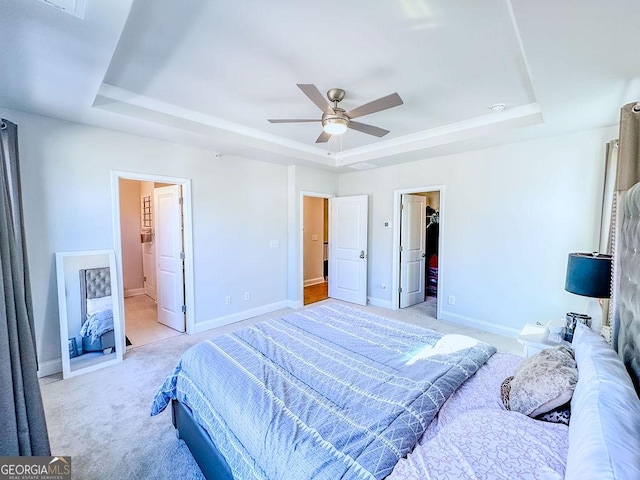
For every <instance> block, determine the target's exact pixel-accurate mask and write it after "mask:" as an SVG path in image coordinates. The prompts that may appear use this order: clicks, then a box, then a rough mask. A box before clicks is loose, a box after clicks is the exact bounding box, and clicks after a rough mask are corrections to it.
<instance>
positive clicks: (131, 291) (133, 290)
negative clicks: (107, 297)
mask: <svg viewBox="0 0 640 480" xmlns="http://www.w3.org/2000/svg"><path fill="white" fill-rule="evenodd" d="M144 294H145V293H144V288H130V289H129V290H125V291H124V296H125V297H135V296H137V295H144Z"/></svg>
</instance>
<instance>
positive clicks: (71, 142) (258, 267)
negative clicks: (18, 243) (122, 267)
mask: <svg viewBox="0 0 640 480" xmlns="http://www.w3.org/2000/svg"><path fill="white" fill-rule="evenodd" d="M0 115H2V116H3V117H4V118H8V119H10V120H11V121H13V122H15V123H16V124H18V128H19V148H20V162H21V169H22V192H23V199H24V209H25V228H26V237H27V248H28V255H29V264H30V270H31V272H30V273H31V285H32V293H33V304H34V316H35V330H36V340H37V345H38V356H39V361H40V363H41V368H44V369H45V370H48V369H53V371H55V367H54V366H53V365H54V364H55V363H56V362H57V361H58V362H59V360H58V359H59V358H60V342H59V326H58V306H57V298H56V277H55V262H54V255H53V254H54V252H56V251H73V250H92V249H112V248H113V246H114V240H113V228H112V211H111V209H112V207H111V202H112V198H111V195H112V193H111V171H112V170H119V171H127V172H139V173H148V174H158V175H166V176H172V177H181V178H190V179H191V180H192V204H193V249H194V263H195V266H194V276H195V306H194V310H195V322H196V328H197V329H205V328H207V327H210V326H213V323H215V322H226V321H232V320H239V319H241V318H244V317H246V316H247V315H254V314H256V313H257V312H263V311H267V310H268V309H274V308H281V307H282V306H285V305H286V303H287V302H286V299H287V167H284V166H281V165H274V164H269V163H265V162H259V161H252V160H247V159H242V158H234V157H231V156H223V158H222V159H216V158H215V155H214V153H213V152H209V151H205V150H199V149H196V148H189V147H184V146H179V145H175V144H171V143H166V142H160V141H157V140H152V139H148V138H143V137H138V136H135V135H129V134H123V133H119V132H115V131H111V130H106V129H101V128H95V127H90V126H86V125H80V124H74V123H69V122H64V121H60V120H54V119H51V118H45V117H39V116H34V115H29V114H25V113H21V112H14V111H9V110H3V109H0ZM271 240H277V241H278V242H279V245H280V246H279V248H270V241H271ZM246 291H249V292H250V294H251V299H250V300H249V301H245V300H244V292H246ZM226 295H231V296H232V303H231V304H230V305H226V304H225V302H224V297H225V296H226ZM43 364H44V366H43ZM58 365H59V363H58Z"/></svg>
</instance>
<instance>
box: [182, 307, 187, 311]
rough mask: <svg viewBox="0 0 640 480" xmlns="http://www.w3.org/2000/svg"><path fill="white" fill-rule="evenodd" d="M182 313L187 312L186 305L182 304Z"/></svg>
mask: <svg viewBox="0 0 640 480" xmlns="http://www.w3.org/2000/svg"><path fill="white" fill-rule="evenodd" d="M182 313H187V306H186V305H182Z"/></svg>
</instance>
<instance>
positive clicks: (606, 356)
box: [566, 323, 640, 480]
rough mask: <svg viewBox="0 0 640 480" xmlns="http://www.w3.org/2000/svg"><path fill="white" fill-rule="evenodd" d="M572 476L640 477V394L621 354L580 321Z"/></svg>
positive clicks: (577, 479) (575, 479)
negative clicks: (639, 397)
mask: <svg viewBox="0 0 640 480" xmlns="http://www.w3.org/2000/svg"><path fill="white" fill-rule="evenodd" d="M573 348H574V351H575V357H576V363H577V364H578V372H579V377H578V384H577V385H576V389H575V391H574V393H573V398H572V399H571V422H570V424H569V454H568V456H567V471H566V479H567V480H588V479H594V480H596V479H597V480H608V479H615V480H627V479H628V480H638V479H640V400H639V399H638V396H637V395H636V391H635V389H634V388H633V384H632V383H631V378H630V377H629V374H628V373H627V370H626V369H625V367H624V365H623V364H622V361H621V360H620V357H618V355H617V354H616V352H615V351H614V350H613V349H612V348H611V346H610V345H609V344H608V343H607V342H606V341H605V340H604V338H602V337H601V336H600V335H598V334H597V333H595V332H594V331H592V330H591V329H590V328H587V327H585V326H584V325H582V324H580V323H578V325H577V326H576V331H575V335H574V338H573Z"/></svg>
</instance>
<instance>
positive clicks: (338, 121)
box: [322, 117, 349, 135]
mask: <svg viewBox="0 0 640 480" xmlns="http://www.w3.org/2000/svg"><path fill="white" fill-rule="evenodd" d="M348 123H349V120H347V119H346V118H339V117H338V118H326V119H325V120H323V121H322V129H323V130H324V131H325V132H327V133H328V134H329V135H342V134H343V133H344V132H346V131H347V125H348Z"/></svg>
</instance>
